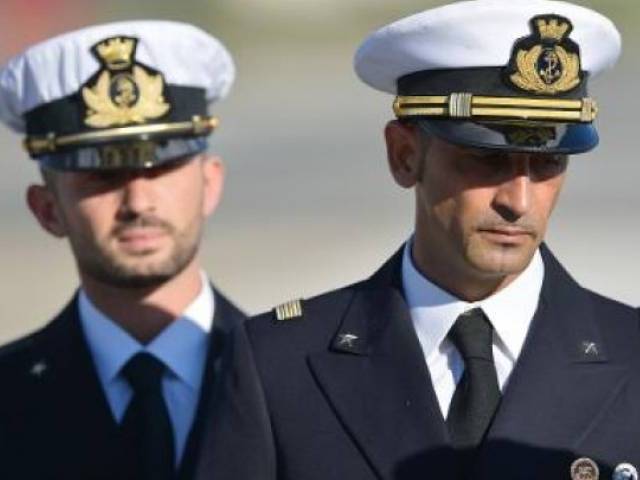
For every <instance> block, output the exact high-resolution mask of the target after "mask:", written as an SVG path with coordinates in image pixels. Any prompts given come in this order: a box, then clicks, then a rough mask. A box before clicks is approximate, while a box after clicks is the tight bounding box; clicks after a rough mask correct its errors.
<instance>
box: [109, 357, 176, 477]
mask: <svg viewBox="0 0 640 480" xmlns="http://www.w3.org/2000/svg"><path fill="white" fill-rule="evenodd" d="M164 371H165V366H164V364H163V363H162V362H160V361H159V360H157V359H156V358H155V357H154V356H152V355H150V354H148V353H138V354H136V355H134V356H133V357H132V358H131V359H130V360H129V361H128V362H127V364H126V365H125V366H124V368H123V369H122V373H123V375H124V377H125V378H126V379H127V381H128V382H129V384H130V385H131V388H132V389H133V398H132V399H131V403H130V404H129V407H128V408H127V411H126V413H125V415H124V419H123V421H122V425H121V428H122V432H123V434H124V435H125V439H126V440H125V442H126V443H125V445H126V446H127V448H128V449H131V451H130V452H129V453H130V454H131V456H132V458H133V459H134V460H133V462H134V463H135V468H136V470H137V476H136V478H139V479H140V480H152V479H153V480H171V479H173V478H174V474H175V468H174V462H175V451H174V445H173V430H172V428H171V420H170V419H169V412H168V410H167V405H166V404H165V401H164V397H163V395H162V374H163V373H164Z"/></svg>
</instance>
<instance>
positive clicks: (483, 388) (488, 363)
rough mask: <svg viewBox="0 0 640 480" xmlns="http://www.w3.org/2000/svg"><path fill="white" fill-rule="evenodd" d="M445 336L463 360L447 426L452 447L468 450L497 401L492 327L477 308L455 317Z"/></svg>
mask: <svg viewBox="0 0 640 480" xmlns="http://www.w3.org/2000/svg"><path fill="white" fill-rule="evenodd" d="M449 339H450V340H451V341H452V342H453V344H454V345H455V346H456V348H457V349H458V351H459V352H460V354H461V355H462V358H463V359H464V373H463V374H462V378H461V379H460V382H458V386H457V387H456V391H455V393H454V395H453V399H452V400H451V406H450V408H449V415H448V416H447V427H448V428H449V433H450V436H451V440H452V443H453V445H454V447H456V448H457V449H460V450H466V451H469V452H472V451H473V450H475V448H476V447H477V446H478V445H480V443H481V442H482V440H483V438H484V435H485V433H486V431H487V429H488V427H489V425H490V424H491V420H492V419H493V416H494V414H495V412H496V409H497V408H498V404H499V403H500V388H499V387H498V376H497V375H496V366H495V364H494V362H493V350H492V341H493V327H492V326H491V323H490V322H489V320H488V319H487V317H486V316H485V314H484V312H483V311H482V310H481V309H480V308H474V309H473V310H470V311H468V312H466V313H464V314H462V315H460V316H459V317H458V319H457V320H456V323H455V325H454V326H453V328H452V329H451V331H450V332H449Z"/></svg>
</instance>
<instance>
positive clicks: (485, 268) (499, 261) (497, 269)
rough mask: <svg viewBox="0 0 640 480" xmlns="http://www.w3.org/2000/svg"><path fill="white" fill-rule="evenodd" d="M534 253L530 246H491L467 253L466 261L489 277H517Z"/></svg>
mask: <svg viewBox="0 0 640 480" xmlns="http://www.w3.org/2000/svg"><path fill="white" fill-rule="evenodd" d="M534 253H535V248H531V247H530V246H527V247H524V246H519V247H513V246H508V247H505V246H500V245H492V246H485V247H484V248H483V249H482V250H480V251H478V250H476V251H473V250H472V251H469V252H468V255H467V261H468V262H469V263H470V264H471V265H472V266H473V267H474V269H475V270H476V271H478V272H481V273H482V274H483V275H486V276H491V277H502V276H505V275H519V274H520V273H522V272H523V271H524V270H525V269H526V268H527V266H528V265H529V262H531V259H532V258H533V255H534Z"/></svg>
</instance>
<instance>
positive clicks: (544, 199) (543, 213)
mask: <svg viewBox="0 0 640 480" xmlns="http://www.w3.org/2000/svg"><path fill="white" fill-rule="evenodd" d="M561 186H562V182H561V181H556V182H552V183H544V184H540V185H538V186H537V188H536V208H535V216H536V217H537V218H538V221H539V222H540V223H541V224H544V225H546V223H547V222H548V220H549V217H550V216H551V213H552V212H553V210H554V208H555V206H556V203H557V202H558V198H559V197H560V188H561Z"/></svg>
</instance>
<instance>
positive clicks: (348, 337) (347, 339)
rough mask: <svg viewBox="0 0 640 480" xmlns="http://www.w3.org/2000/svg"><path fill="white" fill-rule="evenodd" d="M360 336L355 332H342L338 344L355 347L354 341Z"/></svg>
mask: <svg viewBox="0 0 640 480" xmlns="http://www.w3.org/2000/svg"><path fill="white" fill-rule="evenodd" d="M358 338H359V337H358V336H357V335H354V334H353V333H341V334H340V335H338V345H340V346H341V347H344V348H353V347H354V346H355V345H354V342H355V341H356V340H358Z"/></svg>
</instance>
